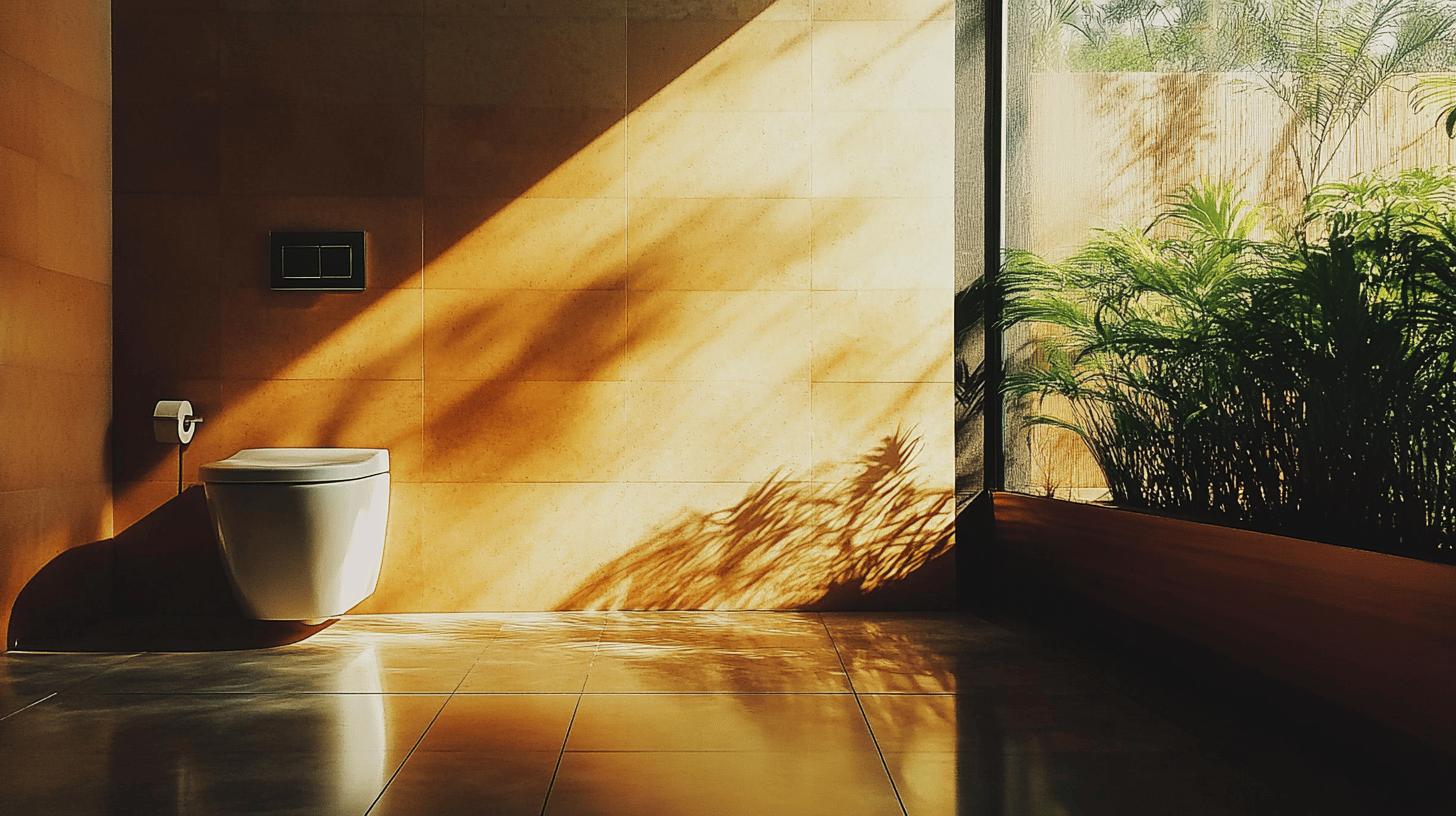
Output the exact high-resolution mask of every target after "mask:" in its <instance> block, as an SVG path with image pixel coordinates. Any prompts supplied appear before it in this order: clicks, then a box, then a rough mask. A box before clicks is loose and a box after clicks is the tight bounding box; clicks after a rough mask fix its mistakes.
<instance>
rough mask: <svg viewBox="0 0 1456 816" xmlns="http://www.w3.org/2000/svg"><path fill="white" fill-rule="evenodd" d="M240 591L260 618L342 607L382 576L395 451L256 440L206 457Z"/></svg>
mask: <svg viewBox="0 0 1456 816" xmlns="http://www.w3.org/2000/svg"><path fill="white" fill-rule="evenodd" d="M202 482H203V484H204V485H205V488H206V492H207V506H208V510H209V512H210V513H211V515H212V522H213V526H214V527H215V528H216V529H217V537H218V541H219V542H220V544H221V546H222V557H223V563H224V564H225V565H226V567H227V571H228V576H229V578H230V579H231V581H232V585H233V588H234V589H235V590H236V591H237V595H238V599H239V600H240V601H242V603H243V606H244V608H245V609H246V610H247V611H248V613H249V614H250V615H252V616H253V617H255V618H258V619H261V620H306V621H315V620H321V619H323V618H330V617H334V616H337V615H342V614H344V613H345V612H347V611H349V609H351V608H352V607H353V606H354V605H355V604H357V603H359V602H360V601H362V600H364V599H365V598H367V597H369V595H370V594H372V593H373V592H374V587H375V584H377V583H378V581H379V567H380V564H381V562H382V560H383V557H384V528H385V523H386V521H387V520H388V517H389V451H387V450H376V449H371V448H252V449H248V450H241V451H238V452H237V453H235V454H233V455H232V456H230V457H228V458H227V459H223V460H221V461H218V462H212V463H211V464H207V465H203V466H202Z"/></svg>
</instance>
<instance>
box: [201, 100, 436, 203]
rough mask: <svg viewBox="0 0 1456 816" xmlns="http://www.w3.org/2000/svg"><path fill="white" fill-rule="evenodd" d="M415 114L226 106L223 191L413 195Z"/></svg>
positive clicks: (408, 110)
mask: <svg viewBox="0 0 1456 816" xmlns="http://www.w3.org/2000/svg"><path fill="white" fill-rule="evenodd" d="M420 119H421V117H420V110H419V108H418V106H413V105H372V104H360V105H343V104H328V105H325V104H321V103H317V104H316V103H310V104H307V105H234V104H228V105H226V106H225V107H224V109H223V115H222V147H221V152H222V189H223V192H228V193H252V194H295V195H409V194H418V193H419V191H420V150H421V127H422V125H421V122H420Z"/></svg>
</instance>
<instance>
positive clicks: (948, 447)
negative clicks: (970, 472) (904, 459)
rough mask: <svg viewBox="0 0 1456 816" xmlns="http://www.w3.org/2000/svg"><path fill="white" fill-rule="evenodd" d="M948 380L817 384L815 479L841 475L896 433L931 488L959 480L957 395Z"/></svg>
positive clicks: (850, 471)
mask: <svg viewBox="0 0 1456 816" xmlns="http://www.w3.org/2000/svg"><path fill="white" fill-rule="evenodd" d="M953 387H954V386H952V385H951V384H950V383H940V382H931V383H858V382H855V383H822V382H821V383H814V389H813V410H814V478H816V479H820V480H837V479H842V478H847V477H849V476H852V475H854V474H855V473H857V472H858V471H859V470H860V469H861V465H860V460H861V459H862V458H863V457H865V456H868V455H870V454H871V453H872V452H873V451H875V450H876V449H877V448H879V447H880V446H881V445H882V444H884V442H885V440H886V439H888V438H891V437H894V436H895V435H896V434H897V433H898V434H904V435H905V438H906V440H907V441H909V442H911V444H912V445H913V449H914V454H915V455H914V458H913V459H911V461H910V464H911V465H912V466H913V467H914V471H913V472H914V474H915V477H916V480H917V481H918V482H919V483H920V484H921V485H923V486H924V487H925V488H927V489H934V490H949V489H950V488H951V487H952V486H953V484H954V481H955V461H954V460H955V398H954V394H953V393H952V389H953Z"/></svg>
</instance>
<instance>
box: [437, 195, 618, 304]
mask: <svg viewBox="0 0 1456 816" xmlns="http://www.w3.org/2000/svg"><path fill="white" fill-rule="evenodd" d="M625 211H626V202H625V200H623V199H620V198H618V199H609V198H515V199H510V198H433V197H432V198H428V199H426V200H425V257H426V259H427V261H428V266H427V269H426V273H425V285H426V286H428V287H431V288H442V289H563V290H564V289H621V288H622V287H623V286H624V285H625V283H624V280H625V276H626V272H625V268H626V233H625V228H626V215H625Z"/></svg>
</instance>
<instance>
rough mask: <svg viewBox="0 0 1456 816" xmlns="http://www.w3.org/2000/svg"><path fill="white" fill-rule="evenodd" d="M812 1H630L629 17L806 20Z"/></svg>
mask: <svg viewBox="0 0 1456 816" xmlns="http://www.w3.org/2000/svg"><path fill="white" fill-rule="evenodd" d="M809 3H810V0H627V18H628V19H629V20H739V21H746V20H807V19H809Z"/></svg>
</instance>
